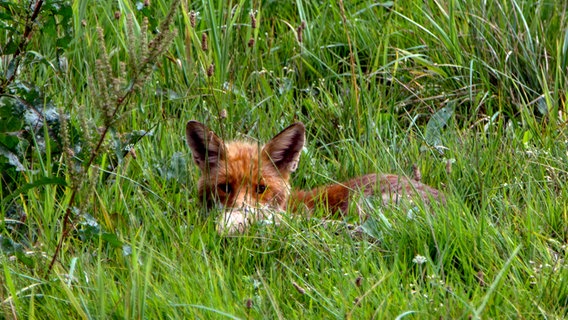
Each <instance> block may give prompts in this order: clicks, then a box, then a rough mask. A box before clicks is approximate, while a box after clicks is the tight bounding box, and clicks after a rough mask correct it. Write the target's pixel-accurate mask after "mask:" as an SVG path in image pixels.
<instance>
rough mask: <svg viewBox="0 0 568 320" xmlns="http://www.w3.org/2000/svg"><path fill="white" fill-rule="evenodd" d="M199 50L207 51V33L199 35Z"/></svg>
mask: <svg viewBox="0 0 568 320" xmlns="http://www.w3.org/2000/svg"><path fill="white" fill-rule="evenodd" d="M201 50H203V51H207V33H205V32H203V33H202V34H201Z"/></svg>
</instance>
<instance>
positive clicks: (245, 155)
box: [186, 121, 444, 233]
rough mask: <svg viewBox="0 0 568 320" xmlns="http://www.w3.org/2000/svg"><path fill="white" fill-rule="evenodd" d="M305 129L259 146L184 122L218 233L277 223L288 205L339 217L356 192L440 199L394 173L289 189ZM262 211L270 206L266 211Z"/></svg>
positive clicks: (202, 192)
mask: <svg viewBox="0 0 568 320" xmlns="http://www.w3.org/2000/svg"><path fill="white" fill-rule="evenodd" d="M304 131H305V129H304V125H303V124H302V123H295V124H293V125H291V126H289V127H288V128H286V129H284V130H283V131H282V132H281V133H279V134H278V135H276V136H275V137H274V138H272V140H270V141H269V142H268V143H267V144H265V145H264V146H259V145H258V144H256V143H251V142H247V141H232V142H223V140H221V138H219V137H218V136H217V135H216V134H215V133H213V132H212V131H210V130H209V129H208V128H207V127H206V126H205V125H203V124H201V123H199V122H197V121H189V122H188V123H187V126H186V138H187V144H188V146H189V147H190V149H191V151H192V153H193V158H194V161H195V162H196V164H197V165H198V166H199V168H200V170H201V172H202V174H201V177H200V179H199V184H198V191H199V196H200V198H201V199H203V200H204V202H205V204H206V205H207V206H208V207H211V206H213V205H221V206H222V207H223V208H224V214H223V217H222V220H220V221H219V225H218V231H219V232H220V233H227V232H228V233H234V232H242V231H244V230H245V229H246V227H247V226H248V225H249V224H250V223H253V222H255V221H257V220H263V219H266V218H269V219H273V220H275V221H276V222H278V221H279V219H280V218H279V217H280V216H279V213H281V212H283V211H284V210H286V209H290V210H291V211H298V210H301V209H302V208H305V209H307V210H308V211H309V210H313V209H314V208H315V207H316V206H318V205H324V206H326V207H327V208H328V209H329V211H330V213H331V214H339V215H343V214H345V213H346V212H347V209H348V207H349V201H350V199H351V198H352V194H353V193H354V192H359V193H362V194H363V195H364V196H379V195H380V196H381V198H382V200H383V202H384V203H385V204H386V203H389V202H398V201H399V200H400V199H402V198H410V199H415V198H421V199H422V200H423V201H425V202H427V203H428V202H429V199H434V200H439V201H444V198H443V195H442V194H441V193H440V192H439V191H438V190H436V189H434V188H432V187H429V186H427V185H425V184H423V183H421V182H419V181H416V180H411V179H408V178H406V177H401V176H397V175H393V174H368V175H364V176H361V177H358V178H355V179H352V180H349V181H347V182H345V183H339V184H332V185H328V186H324V187H319V188H315V189H313V190H310V191H302V190H297V191H290V185H289V179H290V174H291V173H292V172H293V171H294V170H295V169H296V167H297V163H298V160H299V157H300V153H301V150H302V148H303V146H304V140H305V137H304ZM262 209H268V210H266V212H267V213H266V212H263V211H262Z"/></svg>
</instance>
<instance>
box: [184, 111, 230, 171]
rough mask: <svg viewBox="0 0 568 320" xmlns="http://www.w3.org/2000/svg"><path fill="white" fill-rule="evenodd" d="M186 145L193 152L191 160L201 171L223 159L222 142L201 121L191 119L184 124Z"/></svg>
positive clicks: (214, 165)
mask: <svg viewBox="0 0 568 320" xmlns="http://www.w3.org/2000/svg"><path fill="white" fill-rule="evenodd" d="M185 136H186V139H187V145H188V146H189V148H190V149H191V152H192V153H193V161H195V163H196V164H197V166H198V167H199V169H201V171H205V170H207V169H208V168H215V167H216V166H217V165H218V164H219V160H222V159H224V157H225V152H224V149H223V148H224V144H223V140H221V138H219V137H218V136H217V135H216V134H215V133H214V132H213V131H211V130H209V128H207V126H205V125H204V124H203V123H200V122H197V121H194V120H191V121H189V122H188V123H187V125H186V126H185Z"/></svg>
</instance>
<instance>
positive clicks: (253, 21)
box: [249, 10, 256, 29]
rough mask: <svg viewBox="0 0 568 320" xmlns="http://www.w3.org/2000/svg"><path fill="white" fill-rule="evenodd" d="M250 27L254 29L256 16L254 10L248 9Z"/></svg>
mask: <svg viewBox="0 0 568 320" xmlns="http://www.w3.org/2000/svg"><path fill="white" fill-rule="evenodd" d="M249 15H250V27H251V28H253V29H256V16H255V14H254V11H252V10H251V11H250V14H249Z"/></svg>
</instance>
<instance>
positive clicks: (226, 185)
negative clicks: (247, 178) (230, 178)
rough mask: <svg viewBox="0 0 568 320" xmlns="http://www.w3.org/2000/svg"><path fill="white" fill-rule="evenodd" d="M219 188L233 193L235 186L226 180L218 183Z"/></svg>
mask: <svg viewBox="0 0 568 320" xmlns="http://www.w3.org/2000/svg"><path fill="white" fill-rule="evenodd" d="M217 189H219V190H221V191H222V192H224V193H231V192H233V187H231V184H230V183H228V182H224V183H219V184H218V185H217Z"/></svg>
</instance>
